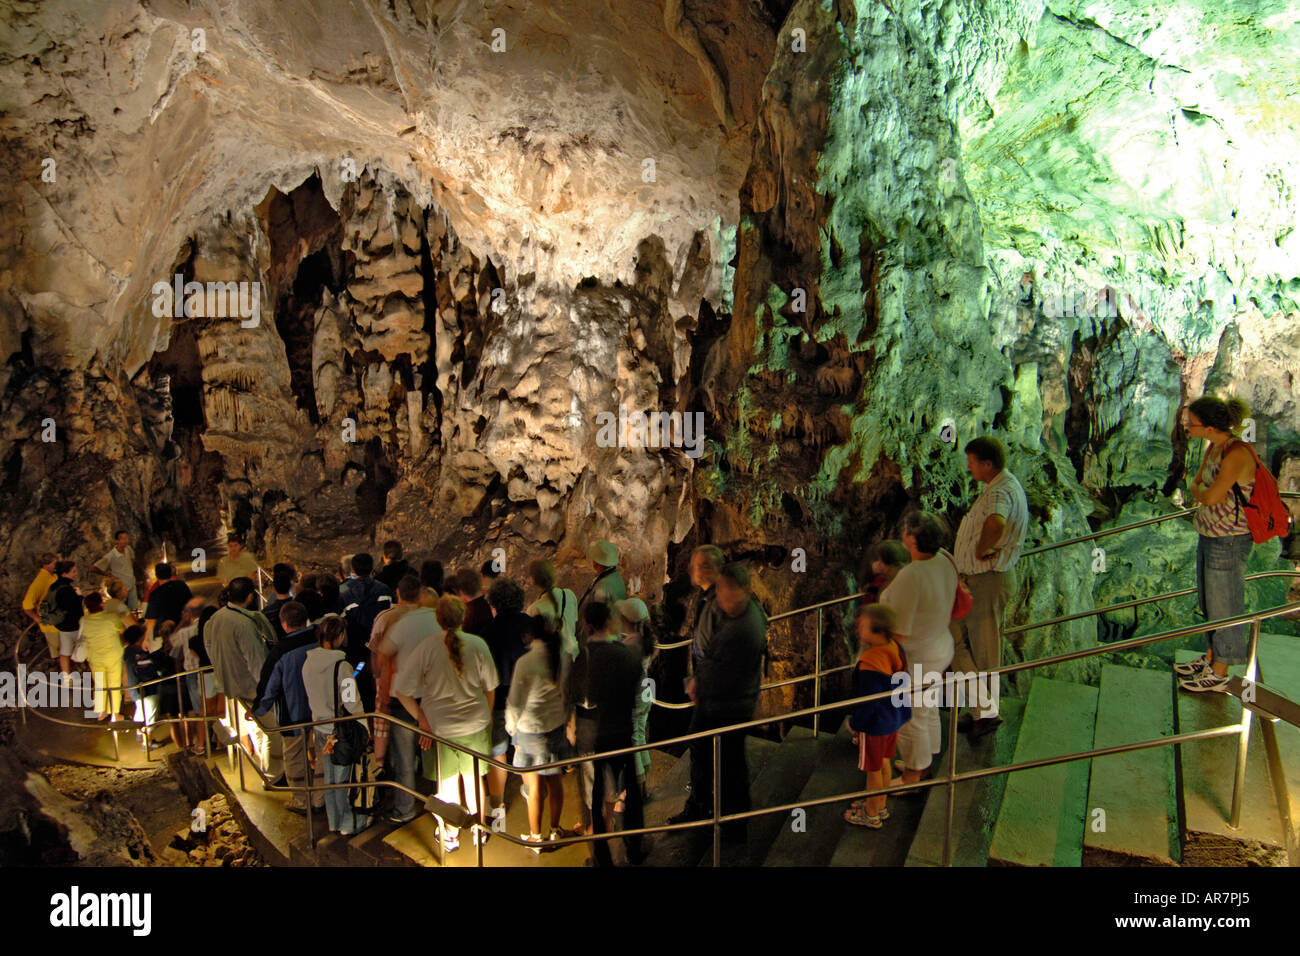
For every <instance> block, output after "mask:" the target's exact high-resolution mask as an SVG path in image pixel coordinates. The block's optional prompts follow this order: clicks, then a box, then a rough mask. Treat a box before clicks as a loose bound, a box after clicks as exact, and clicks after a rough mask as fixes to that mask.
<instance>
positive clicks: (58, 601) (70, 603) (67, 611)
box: [46, 577, 85, 631]
mask: <svg viewBox="0 0 1300 956" xmlns="http://www.w3.org/2000/svg"><path fill="white" fill-rule="evenodd" d="M50 590H51V591H53V592H54V600H53V601H52V602H51V603H52V604H53V605H54V606H55V607H56V608H58V610H59V614H58V616H57V617H55V618H54V619H53V620H50V621H47V622H46V623H47V624H50V625H52V626H53V627H54V628H55V630H59V631H75V630H76V629H77V628H78V627H79V626H80V625H81V615H82V613H83V612H84V610H85V608H84V607H83V605H82V603H81V595H80V594H78V593H77V586H76V585H75V584H73V583H72V578H65V577H60V578H58V579H57V580H56V581H55V582H54V584H52V585H51V586H50ZM46 600H49V595H46Z"/></svg>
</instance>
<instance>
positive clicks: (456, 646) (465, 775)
mask: <svg viewBox="0 0 1300 956" xmlns="http://www.w3.org/2000/svg"><path fill="white" fill-rule="evenodd" d="M434 613H435V614H436V615H437V618H438V625H439V626H440V627H441V628H442V630H443V633H442V636H441V638H438V637H434V636H430V637H426V638H425V639H424V640H423V641H421V642H420V645H419V647H417V648H416V649H415V650H414V651H412V652H411V656H410V657H409V658H408V659H407V660H406V661H404V662H403V663H402V666H401V667H400V668H399V669H398V671H397V677H396V678H395V679H394V681H393V693H394V694H395V695H396V696H397V699H398V700H400V701H401V702H402V706H403V707H405V708H406V709H407V710H408V711H409V712H410V713H413V714H419V715H420V729H421V730H422V731H424V732H425V733H426V734H437V735H438V736H439V737H441V738H443V739H445V740H447V741H449V742H450V743H452V744H456V745H457V746H456V747H452V746H448V745H447V744H443V743H439V744H438V749H437V751H436V753H437V760H438V776H439V777H440V779H439V780H438V795H439V796H440V797H441V798H442V799H443V800H445V801H447V802H448V803H452V802H456V800H457V792H456V790H457V786H459V787H460V795H459V796H460V800H461V802H462V805H463V806H464V807H465V808H466V809H467V810H468V811H469V813H470V815H471V816H474V815H477V814H478V808H479V806H480V798H481V796H482V794H481V793H480V785H481V784H480V781H481V778H482V776H483V775H484V774H486V773H487V766H488V765H487V764H486V763H484V762H483V761H482V760H479V761H477V763H478V776H477V777H476V776H475V774H474V770H475V766H474V765H475V760H474V754H478V755H479V756H480V757H489V756H491V754H492V701H493V698H494V697H495V695H496V689H497V684H498V683H500V680H499V679H498V677H497V668H496V664H495V663H494V662H493V660H492V652H491V651H490V650H489V649H488V646H487V642H486V641H484V640H483V639H482V638H481V637H477V636H476V635H474V634H466V633H465V632H464V631H462V630H461V629H460V626H461V625H462V624H464V623H465V602H464V601H462V600H460V598H458V597H454V596H452V595H450V594H444V595H443V596H442V597H440V598H439V599H438V606H437V607H436V608H435V609H434ZM417 697H419V698H420V700H419V703H418V704H417V703H416V700H415V699H416V698H417ZM432 744H433V739H432V738H431V737H421V738H420V748H421V749H422V750H423V751H425V752H426V753H427V752H428V751H429V749H430V747H431V746H432ZM462 748H463V749H462ZM467 751H468V752H467ZM432 763H433V761H432V760H430V759H428V758H426V759H425V761H424V767H425V776H426V777H430V778H432V777H433V776H434V773H433V766H432ZM484 838H485V834H484V831H482V830H480V829H476V830H474V840H475V842H479V841H480V840H482V839H484ZM442 847H443V849H444V850H445V851H447V852H448V853H450V852H452V851H453V850H458V849H460V831H459V829H457V828H455V827H452V826H449V825H447V824H445V823H444V825H443V830H442Z"/></svg>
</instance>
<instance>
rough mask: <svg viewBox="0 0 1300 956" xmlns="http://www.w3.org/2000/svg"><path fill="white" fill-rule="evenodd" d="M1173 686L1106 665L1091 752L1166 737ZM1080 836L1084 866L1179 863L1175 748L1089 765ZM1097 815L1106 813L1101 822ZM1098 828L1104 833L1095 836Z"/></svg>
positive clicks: (1162, 676)
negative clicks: (1090, 768)
mask: <svg viewBox="0 0 1300 956" xmlns="http://www.w3.org/2000/svg"><path fill="white" fill-rule="evenodd" d="M1173 732H1174V701H1173V681H1172V679H1171V677H1170V674H1169V671H1167V670H1158V671H1156V670H1139V669H1137V668H1134V667H1121V666H1119V665H1116V664H1106V665H1104V666H1103V667H1102V671H1101V692H1100V695H1099V696H1098V701H1097V725H1096V729H1095V732H1094V734H1093V746H1094V747H1098V748H1100V747H1115V746H1118V745H1120V744H1127V743H1135V742H1137V741H1139V740H1152V739H1154V738H1156V737H1169V736H1171V735H1172V734H1173ZM1087 810H1088V816H1087V821H1086V827H1085V830H1084V836H1083V863H1084V865H1085V866H1174V865H1176V864H1177V863H1178V861H1179V859H1180V858H1181V856H1182V847H1181V845H1180V844H1181V841H1180V840H1179V838H1178V801H1177V796H1176V787H1175V783H1174V748H1173V747H1158V748H1154V749H1151V750H1136V751H1132V752H1130V753H1123V754H1115V755H1113V756H1110V757H1099V758H1097V759H1095V760H1094V761H1093V764H1092V779H1091V782H1090V784H1089V787H1088V808H1087ZM1098 811H1102V812H1104V813H1105V816H1104V818H1103V817H1101V816H1100V815H1099V813H1098ZM1102 825H1104V829H1096V828H1097V827H1100V826H1102Z"/></svg>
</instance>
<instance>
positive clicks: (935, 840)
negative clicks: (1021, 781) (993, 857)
mask: <svg viewBox="0 0 1300 956" xmlns="http://www.w3.org/2000/svg"><path fill="white" fill-rule="evenodd" d="M998 709H999V716H1000V717H1001V718H1002V724H1001V725H1000V726H999V727H998V728H997V730H995V731H993V733H991V734H988V735H986V736H984V737H981V738H980V739H979V740H978V741H977V742H976V743H975V745H974V746H971V744H970V743H969V739H968V738H967V737H965V736H964V735H959V738H958V741H957V772H958V773H964V772H966V771H969V770H979V769H982V768H985V767H996V766H1000V765H1005V764H1009V763H1011V759H1012V757H1013V755H1014V754H1015V749H1016V740H1017V738H1018V737H1019V735H1020V725H1021V721H1022V718H1023V716H1024V712H1025V702H1024V701H1023V700H1019V699H1017V698H1014V697H1002V698H1001V699H1000V701H999V708H998ZM942 718H943V728H944V734H945V736H946V735H947V733H948V723H947V721H948V715H947V714H946V713H944V714H943V715H942ZM947 754H948V751H947V746H946V745H945V747H944V751H943V753H941V754H939V755H938V756H937V757H935V758H934V759H935V772H936V773H938V774H943V773H946V772H947ZM1006 786H1007V774H997V775H995V776H991V777H983V778H980V779H978V780H972V781H969V782H967V783H961V784H958V785H957V787H956V789H955V790H954V792H953V814H952V843H953V851H952V865H953V866H987V865H988V859H989V844H990V843H991V842H992V841H993V825H994V824H995V823H996V822H997V816H998V808H999V807H1000V806H1001V805H1002V795H1003V792H1004V791H1005V790H1006ZM902 802H904V801H903V800H902V799H900V800H891V801H890V804H891V805H892V804H894V803H902ZM917 802H918V803H919V801H917ZM947 804H948V799H947V793H946V790H945V789H943V788H936V789H934V790H932V791H931V793H930V795H929V796H928V797H927V798H926V799H925V804H924V808H923V811H922V813H921V818H920V820H919V822H918V823H917V826H916V835H915V836H914V837H913V838H912V843H911V847H910V848H909V850H908V853H907V859H906V863H905V864H904V865H906V866H942V865H943V831H944V822H945V820H946V818H947V812H948V809H947ZM890 812H891V813H893V810H892V809H891V810H890Z"/></svg>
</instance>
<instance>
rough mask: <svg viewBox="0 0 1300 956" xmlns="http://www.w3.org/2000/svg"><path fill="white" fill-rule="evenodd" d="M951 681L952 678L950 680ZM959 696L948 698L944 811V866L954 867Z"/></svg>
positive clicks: (954, 686)
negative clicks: (953, 827) (953, 829)
mask: <svg viewBox="0 0 1300 956" xmlns="http://www.w3.org/2000/svg"><path fill="white" fill-rule="evenodd" d="M950 679H951V678H950ZM952 686H953V690H954V691H955V690H956V686H957V685H956V682H955V681H954V682H953V685H952ZM958 700H959V698H958V696H957V694H956V693H953V694H952V696H951V697H949V698H948V703H949V704H950V705H951V706H950V707H949V708H948V761H947V762H948V783H947V784H946V785H945V786H944V790H946V791H947V798H948V804H947V807H946V808H945V809H944V818H943V865H944V866H952V816H953V810H954V804H955V801H956V799H957V710H958V707H957V703H958Z"/></svg>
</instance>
